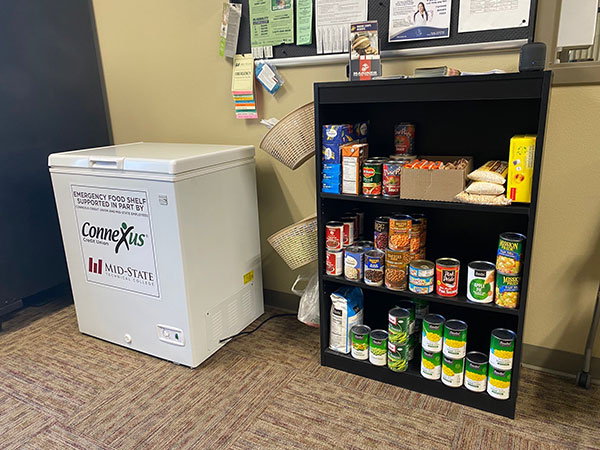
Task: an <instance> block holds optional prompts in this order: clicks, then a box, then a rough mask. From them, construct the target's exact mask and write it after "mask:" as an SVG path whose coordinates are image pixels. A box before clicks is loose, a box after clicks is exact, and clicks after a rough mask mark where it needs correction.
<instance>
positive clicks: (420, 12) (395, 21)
mask: <svg viewBox="0 0 600 450" xmlns="http://www.w3.org/2000/svg"><path fill="white" fill-rule="evenodd" d="M451 7H452V0H428V1H414V0H390V28H389V39H388V41H389V42H405V41H416V40H422V39H443V38H448V37H450V8H451Z"/></svg>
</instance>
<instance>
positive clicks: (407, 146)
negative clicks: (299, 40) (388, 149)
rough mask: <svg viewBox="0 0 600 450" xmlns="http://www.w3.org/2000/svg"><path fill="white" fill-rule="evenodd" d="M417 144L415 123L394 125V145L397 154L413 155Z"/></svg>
mask: <svg viewBox="0 0 600 450" xmlns="http://www.w3.org/2000/svg"><path fill="white" fill-rule="evenodd" d="M414 145H415V125H414V124H412V123H406V122H403V123H399V124H397V125H396V126H395V127H394V147H395V148H396V154H397V155H412V154H413V152H414Z"/></svg>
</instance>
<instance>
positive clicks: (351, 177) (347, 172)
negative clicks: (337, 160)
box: [342, 144, 369, 195]
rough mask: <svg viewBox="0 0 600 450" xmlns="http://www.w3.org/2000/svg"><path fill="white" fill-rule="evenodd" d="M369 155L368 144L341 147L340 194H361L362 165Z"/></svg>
mask: <svg viewBox="0 0 600 450" xmlns="http://www.w3.org/2000/svg"><path fill="white" fill-rule="evenodd" d="M368 157H369V144H350V145H344V146H343V147H342V194H355V195H358V194H362V183H361V182H362V165H363V163H364V162H365V160H366V159H367V158H368Z"/></svg>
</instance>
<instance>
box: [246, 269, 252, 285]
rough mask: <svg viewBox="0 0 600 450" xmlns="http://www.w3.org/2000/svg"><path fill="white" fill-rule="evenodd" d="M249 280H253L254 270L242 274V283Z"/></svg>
mask: <svg viewBox="0 0 600 450" xmlns="http://www.w3.org/2000/svg"><path fill="white" fill-rule="evenodd" d="M251 281H254V270H251V271H250V272H248V273H246V274H244V284H248V283H250V282H251Z"/></svg>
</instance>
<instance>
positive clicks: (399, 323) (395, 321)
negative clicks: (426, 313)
mask: <svg viewBox="0 0 600 450" xmlns="http://www.w3.org/2000/svg"><path fill="white" fill-rule="evenodd" d="M388 333H389V339H390V342H393V343H394V344H406V343H407V342H408V336H409V335H410V311H409V310H408V309H406V308H398V307H396V308H392V309H390V311H389V312H388Z"/></svg>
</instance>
